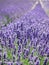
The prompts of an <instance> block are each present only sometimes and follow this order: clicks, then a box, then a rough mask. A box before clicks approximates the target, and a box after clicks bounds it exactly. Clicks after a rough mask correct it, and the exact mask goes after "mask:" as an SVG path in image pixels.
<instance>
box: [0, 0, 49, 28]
mask: <svg viewBox="0 0 49 65" xmlns="http://www.w3.org/2000/svg"><path fill="white" fill-rule="evenodd" d="M37 2H40V4H41V5H42V7H43V8H44V10H45V12H46V13H47V15H49V0H0V28H1V27H2V26H6V25H7V24H8V23H9V22H13V21H14V19H16V20H17V19H19V18H20V17H21V16H22V15H24V14H25V13H27V12H28V11H30V10H31V9H33V8H34V7H35V5H36V3H37Z"/></svg>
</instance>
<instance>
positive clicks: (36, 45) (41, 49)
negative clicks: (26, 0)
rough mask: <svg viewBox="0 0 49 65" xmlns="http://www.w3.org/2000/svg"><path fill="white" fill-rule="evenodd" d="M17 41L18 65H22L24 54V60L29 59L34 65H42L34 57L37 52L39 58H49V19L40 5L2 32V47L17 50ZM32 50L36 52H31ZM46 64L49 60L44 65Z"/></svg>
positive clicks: (0, 35)
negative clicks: (21, 60)
mask: <svg viewBox="0 0 49 65" xmlns="http://www.w3.org/2000/svg"><path fill="white" fill-rule="evenodd" d="M15 39H17V43H16V44H18V49H17V51H16V52H17V56H18V59H17V63H16V65H22V64H18V63H19V62H20V57H21V54H22V53H23V58H24V59H25V58H28V59H29V62H30V64H34V65H40V59H39V58H38V56H35V57H34V52H35V51H37V55H39V56H40V55H41V56H49V19H48V17H47V15H46V14H45V12H44V11H43V9H42V8H41V5H40V4H38V5H37V6H36V7H35V9H34V10H32V11H31V12H29V13H27V15H24V17H23V18H21V19H20V20H18V21H17V22H12V23H10V24H8V25H7V27H3V28H2V29H1V30H0V44H1V45H3V46H5V47H7V48H8V47H9V48H13V49H14V50H15V44H14V41H15ZM31 48H33V49H34V50H35V51H33V50H32V51H31ZM30 53H31V54H30ZM30 58H31V59H30ZM46 62H47V60H45V62H44V63H45V64H46Z"/></svg>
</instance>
